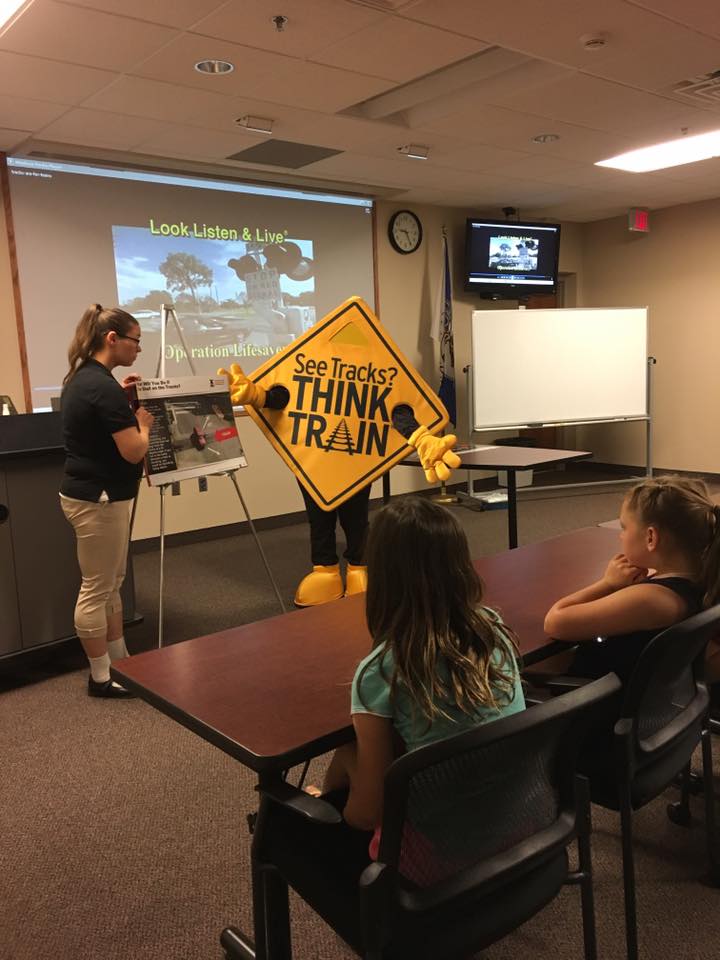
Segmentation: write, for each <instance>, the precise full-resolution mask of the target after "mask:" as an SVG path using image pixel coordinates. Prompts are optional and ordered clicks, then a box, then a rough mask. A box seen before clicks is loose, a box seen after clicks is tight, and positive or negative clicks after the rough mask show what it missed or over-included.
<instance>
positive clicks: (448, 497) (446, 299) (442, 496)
mask: <svg viewBox="0 0 720 960" xmlns="http://www.w3.org/2000/svg"><path fill="white" fill-rule="evenodd" d="M442 245H443V268H442V275H441V278H440V302H439V305H438V306H439V318H438V321H439V327H438V331H437V333H438V339H439V340H440V342H441V358H442V363H441V371H442V374H443V380H444V379H445V348H444V347H443V346H442V340H443V332H444V333H445V334H446V336H447V334H448V333H449V336H450V338H452V293H451V288H450V264H449V259H448V248H447V229H446V227H445V224H443V225H442ZM453 352H454V351H452V348H451V355H452V353H453ZM453 378H454V364H453ZM441 390H442V385H441ZM453 403H454V380H453ZM452 415H454V411H451V416H452ZM430 499H431V500H432V501H433V503H455V501H456V500H457V497H456V496H455V495H454V494H452V493H448V491H447V487H446V486H445V481H444V480H441V481H440V492H439V493H436V494H434V495H433V496H432V497H431V498H430Z"/></svg>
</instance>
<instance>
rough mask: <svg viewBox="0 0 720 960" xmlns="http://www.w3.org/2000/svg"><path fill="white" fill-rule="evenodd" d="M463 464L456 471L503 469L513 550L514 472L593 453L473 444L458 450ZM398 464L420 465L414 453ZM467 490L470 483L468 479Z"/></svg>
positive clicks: (386, 491)
mask: <svg viewBox="0 0 720 960" xmlns="http://www.w3.org/2000/svg"><path fill="white" fill-rule="evenodd" d="M457 454H458V456H459V457H460V460H461V461H462V463H461V464H460V466H459V467H458V470H462V469H465V470H468V471H469V470H506V471H507V478H508V486H507V491H508V543H509V545H510V549H511V550H513V549H515V547H517V545H518V534H517V471H518V470H531V469H533V468H535V467H548V466H552V465H553V464H557V463H569V462H570V461H572V460H587V459H588V457H591V456H592V453H589V452H588V451H587V450H550V449H545V448H542V447H506V446H490V447H476V448H475V449H473V450H458V451H457ZM398 466H400V467H420V466H421V463H420V460H419V458H418V457H417V455H413V456H412V457H408V458H407V459H406V460H401V461H400V463H399V464H398ZM468 493H472V482H471V480H468ZM389 499H390V471H388V472H387V473H386V474H384V476H383V501H384V502H385V503H387V502H388V500H389Z"/></svg>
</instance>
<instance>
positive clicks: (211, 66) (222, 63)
mask: <svg viewBox="0 0 720 960" xmlns="http://www.w3.org/2000/svg"><path fill="white" fill-rule="evenodd" d="M195 69H196V70H197V72H198V73H213V74H220V73H232V72H233V70H234V69H235V65H234V64H232V63H229V62H228V61H227V60H199V61H198V62H197V63H196V64H195Z"/></svg>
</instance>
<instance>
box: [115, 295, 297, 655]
mask: <svg viewBox="0 0 720 960" xmlns="http://www.w3.org/2000/svg"><path fill="white" fill-rule="evenodd" d="M170 321H172V322H173V324H174V326H175V330H176V331H177V335H178V338H179V340H180V343H181V344H182V346H183V349H184V350H185V357H186V359H187V362H188V365H189V367H190V370H191V371H192V373H193V375H196V373H197V372H196V370H195V365H194V364H193V361H192V355H191V353H190V350H189V349H188V346H187V343H186V342H185V337H184V335H183V332H182V327H181V326H180V322H179V320H178V317H177V313H176V312H175V308H174V307H173V306H172V305H168V304H165V303H164V304H163V305H162V307H161V310H160V354H159V356H158V362H157V367H156V369H155V377H156V378H157V377H160V378H161V379H163V380H164V379H165V340H166V333H167V327H168V323H169V322H170ZM237 472H238V471H237V468H234V469H232V470H220V471H218V472H217V473H208V474H206V476H211V477H212V476H215V477H223V476H224V477H229V478H230V480H231V481H232V484H233V486H234V487H235V491H236V493H237V495H238V499H239V500H240V503H241V504H242V508H243V512H244V513H245V517H246V519H247V522H248V526H249V527H250V531H251V533H252V535H253V538H254V540H255V545H256V546H257V548H258V553H259V554H260V557H261V559H262V562H263V565H264V567H265V571H266V573H267V575H268V579H269V580H270V583H271V584H272V587H273V590H274V591H275V596H276V597H277V601H278V603H279V604H280V609H281V610H282V612H283V613H287V609H286V607H285V603H284V601H283V598H282V596H281V594H280V590H279V589H278V585H277V583H276V582H275V578H274V577H273V574H272V570H271V569H270V564H269V563H268V561H267V557H266V556H265V551H264V550H263V548H262V544H261V543H260V538H259V537H258V535H257V530H256V529H255V524H254V523H253V521H252V517H251V516H250V511H249V510H248V508H247V504H246V503H245V498H244V497H243V495H242V491H241V490H240V484H239V483H238V479H237ZM174 483H178V484H179V483H180V481H177V480H176V481H171V482H170V483H161V484H158V487H157V489H158V490H159V491H160V599H159V604H158V648H160V647H162V645H163V619H164V610H165V494H166V492H167V489H168V487H172V486H173V484H174ZM134 515H135V508H134V507H133V517H134Z"/></svg>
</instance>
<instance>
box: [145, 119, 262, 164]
mask: <svg viewBox="0 0 720 960" xmlns="http://www.w3.org/2000/svg"><path fill="white" fill-rule="evenodd" d="M255 142H256V141H255V140H254V139H253V138H252V137H250V136H248V135H247V134H243V133H242V132H241V131H240V130H239V129H236V130H229V131H227V132H223V131H218V130H208V131H203V132H202V133H201V134H200V133H198V130H197V129H193V128H191V127H183V126H181V125H179V124H173V123H159V124H155V125H154V129H153V131H152V133H151V134H150V135H149V136H148V137H147V138H146V139H143V140H141V141H140V142H139V143H138V146H137V149H138V151H139V152H141V153H163V154H165V156H181V157H190V158H192V159H194V160H224V159H225V158H226V157H228V156H229V155H230V154H232V153H236V152H237V151H238V150H243V149H244V148H246V147H251V146H252V145H253V144H254V143H255Z"/></svg>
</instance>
